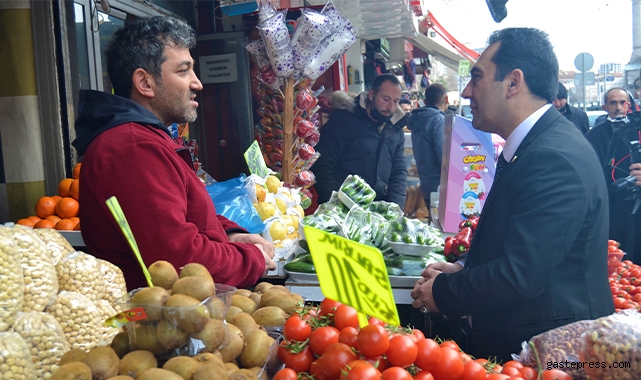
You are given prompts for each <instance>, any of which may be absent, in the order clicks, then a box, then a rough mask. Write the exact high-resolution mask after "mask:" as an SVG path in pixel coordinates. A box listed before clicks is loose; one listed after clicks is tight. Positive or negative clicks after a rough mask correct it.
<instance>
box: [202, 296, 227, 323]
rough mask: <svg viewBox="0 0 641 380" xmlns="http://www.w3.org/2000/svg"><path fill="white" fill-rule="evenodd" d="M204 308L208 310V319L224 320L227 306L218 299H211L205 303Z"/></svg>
mask: <svg viewBox="0 0 641 380" xmlns="http://www.w3.org/2000/svg"><path fill="white" fill-rule="evenodd" d="M205 306H206V307H207V309H209V317H210V318H215V319H225V313H227V305H225V302H224V301H223V300H221V299H220V298H218V297H211V298H209V299H208V300H207V301H205Z"/></svg>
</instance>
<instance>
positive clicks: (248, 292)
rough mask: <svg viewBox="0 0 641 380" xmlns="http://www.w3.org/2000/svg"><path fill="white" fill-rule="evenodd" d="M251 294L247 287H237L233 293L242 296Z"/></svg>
mask: <svg viewBox="0 0 641 380" xmlns="http://www.w3.org/2000/svg"><path fill="white" fill-rule="evenodd" d="M250 294H252V291H251V290H249V289H237V290H236V291H235V292H234V294H233V295H239V296H243V297H249V295H250Z"/></svg>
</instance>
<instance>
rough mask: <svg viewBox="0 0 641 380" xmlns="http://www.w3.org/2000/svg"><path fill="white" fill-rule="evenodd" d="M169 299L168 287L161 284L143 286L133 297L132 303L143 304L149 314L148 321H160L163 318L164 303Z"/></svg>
mask: <svg viewBox="0 0 641 380" xmlns="http://www.w3.org/2000/svg"><path fill="white" fill-rule="evenodd" d="M167 300H169V293H168V292H167V289H165V288H161V287H160V286H154V287H147V288H142V289H140V290H138V291H137V292H136V294H134V295H133V297H131V301H129V302H130V303H132V304H134V305H139V306H142V308H143V309H144V310H145V314H147V319H146V321H147V322H154V321H159V320H160V319H161V318H162V311H163V308H162V307H163V305H164V304H165V302H167Z"/></svg>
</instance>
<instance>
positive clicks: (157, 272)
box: [147, 260, 178, 290]
mask: <svg viewBox="0 0 641 380" xmlns="http://www.w3.org/2000/svg"><path fill="white" fill-rule="evenodd" d="M147 270H148V271H149V275H150V276H151V283H152V284H154V286H160V287H161V288H164V289H167V290H170V289H171V287H172V286H174V282H176V281H178V271H176V267H174V264H172V263H170V262H169V261H165V260H158V261H156V262H155V263H153V264H151V265H150V266H149V268H147Z"/></svg>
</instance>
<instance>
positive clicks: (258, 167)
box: [244, 140, 269, 178]
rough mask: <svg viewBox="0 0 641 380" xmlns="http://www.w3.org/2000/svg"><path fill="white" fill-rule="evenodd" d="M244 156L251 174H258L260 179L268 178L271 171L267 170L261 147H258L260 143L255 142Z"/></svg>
mask: <svg viewBox="0 0 641 380" xmlns="http://www.w3.org/2000/svg"><path fill="white" fill-rule="evenodd" d="M244 156H245V161H247V167H249V172H250V173H252V174H256V175H257V176H259V177H260V178H265V177H267V175H268V174H269V171H268V170H267V164H265V158H264V157H263V152H261V151H260V147H259V146H258V141H256V140H254V142H253V143H252V144H251V145H250V146H249V148H247V150H246V151H245V154H244Z"/></svg>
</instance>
